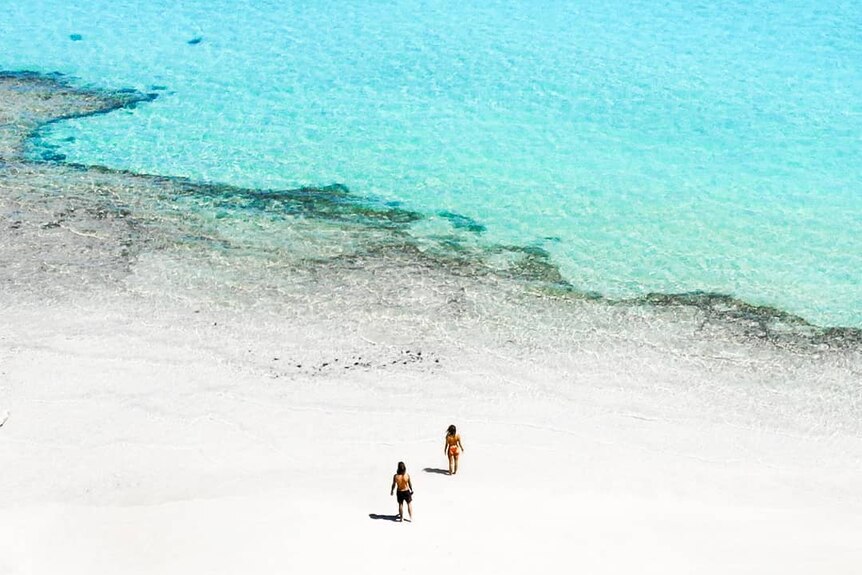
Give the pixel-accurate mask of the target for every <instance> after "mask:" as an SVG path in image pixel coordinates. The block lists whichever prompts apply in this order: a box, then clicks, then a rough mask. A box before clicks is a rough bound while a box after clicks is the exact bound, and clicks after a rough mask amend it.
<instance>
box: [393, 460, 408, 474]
mask: <svg viewBox="0 0 862 575" xmlns="http://www.w3.org/2000/svg"><path fill="white" fill-rule="evenodd" d="M405 473H407V466H406V465H404V462H403V461H399V462H398V471H397V472H396V473H395V475H404V474H405Z"/></svg>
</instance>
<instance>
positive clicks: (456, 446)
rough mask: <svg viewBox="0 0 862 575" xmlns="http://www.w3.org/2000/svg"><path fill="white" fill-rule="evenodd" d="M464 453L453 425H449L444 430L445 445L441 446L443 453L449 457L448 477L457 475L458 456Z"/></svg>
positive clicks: (459, 437)
mask: <svg viewBox="0 0 862 575" xmlns="http://www.w3.org/2000/svg"><path fill="white" fill-rule="evenodd" d="M462 451H464V446H463V445H461V436H460V435H458V432H457V431H456V429H455V426H454V425H450V426H449V429H447V430H446V444H445V445H444V446H443V453H445V454H446V455H447V456H448V457H449V475H455V474H456V473H458V455H460V454H461V452H462Z"/></svg>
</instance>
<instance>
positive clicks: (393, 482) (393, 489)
mask: <svg viewBox="0 0 862 575" xmlns="http://www.w3.org/2000/svg"><path fill="white" fill-rule="evenodd" d="M394 494H395V476H394V475H393V476H392V487H390V488H389V495H394Z"/></svg>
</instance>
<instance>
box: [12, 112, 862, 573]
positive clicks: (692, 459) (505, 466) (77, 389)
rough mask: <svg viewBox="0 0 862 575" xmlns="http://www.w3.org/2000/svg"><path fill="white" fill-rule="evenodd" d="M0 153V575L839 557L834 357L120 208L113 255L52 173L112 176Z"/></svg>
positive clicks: (845, 528) (861, 512) (793, 564)
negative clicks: (180, 230) (262, 264)
mask: <svg viewBox="0 0 862 575" xmlns="http://www.w3.org/2000/svg"><path fill="white" fill-rule="evenodd" d="M13 119H14V118H13ZM7 120H8V118H7ZM10 141H11V140H10ZM16 146H18V144H16V143H15V142H14V141H12V143H11V144H8V143H7V145H6V150H7V151H6V152H5V154H6V164H5V165H4V167H3V168H2V169H0V171H2V174H3V176H2V179H0V212H2V219H0V228H2V229H0V256H2V266H0V273H2V276H0V279H2V283H0V285H2V287H0V420H2V419H3V414H8V418H7V419H6V421H5V423H4V424H3V425H2V427H0V462H2V473H0V516H2V521H0V573H3V574H9V575H19V574H43V573H44V574H51V573H69V574H72V573H87V574H90V575H92V574H97V573H98V574H101V573H104V574H115V573H123V574H135V573H148V574H150V573H152V574H156V573H158V574H173V573H176V574H180V573H182V574H189V573H224V574H235V573H247V574H252V573H254V574H257V573H296V572H305V573H337V572H342V571H343V572H345V573H381V572H398V573H417V574H423V573H442V572H448V571H452V572H456V573H457V572H468V573H533V572H538V571H539V570H542V569H554V570H564V571H566V572H583V573H662V574H670V573H680V574H688V573H698V574H706V573H722V574H725V573H750V574H758V575H761V574H765V573H776V574H779V573H780V574H782V575H786V574H790V573H806V574H807V573H829V574H831V575H836V574H847V575H850V574H855V573H859V572H860V566H862V421H860V417H859V416H860V409H862V388H860V381H862V379H860V375H862V361H860V352H859V350H858V349H856V348H853V347H852V346H851V347H847V348H834V349H833V348H823V349H820V350H819V351H818V350H817V349H814V347H811V348H810V349H808V348H806V349H799V348H796V347H793V346H783V345H780V344H776V343H773V342H770V341H758V340H756V339H752V338H745V337H741V336H739V334H738V333H737V332H736V331H734V328H733V327H732V326H730V327H728V326H725V325H723V324H720V322H719V323H713V322H710V321H700V320H701V319H702V313H701V312H700V311H699V310H697V309H695V308H687V307H679V308H650V307H646V306H611V305H607V304H605V303H602V302H593V301H589V300H574V299H566V298H554V297H551V296H548V295H547V294H542V293H538V292H535V291H531V290H529V289H522V288H521V287H518V284H516V282H507V281H505V280H502V279H494V278H481V277H478V278H477V277H467V276H464V275H457V274H450V273H447V272H444V271H442V270H434V269H433V268H426V267H422V266H421V265H420V264H418V263H416V262H415V261H407V260H399V259H398V258H392V257H388V258H383V259H381V258H377V259H375V258H372V257H370V256H369V257H367V258H365V259H362V258H360V259H359V260H358V263H356V264H355V265H354V264H351V265H344V266H341V267H339V266H336V265H334V264H325V265H320V266H317V267H314V268H313V269H312V270H311V271H309V272H307V273H305V272H300V271H296V272H295V276H296V279H295V280H291V281H290V282H287V283H286V284H279V285H275V284H273V285H267V284H265V283H262V282H260V283H255V281H254V278H253V277H251V278H250V279H249V281H248V282H247V283H242V282H238V281H234V280H235V278H234V277H233V276H230V275H229V274H228V272H226V271H225V269H227V268H231V269H237V266H241V264H242V261H241V260H238V261H239V263H237V262H234V261H233V260H231V261H227V263H225V261H224V260H225V258H226V256H221V255H219V254H218V253H216V252H215V251H212V250H211V251H209V252H206V253H208V254H209V256H206V257H204V256H202V255H201V254H202V253H203V252H204V251H205V250H206V249H209V248H199V249H198V248H188V247H187V246H181V245H179V244H171V243H169V242H167V241H165V240H164V237H166V236H167V235H168V234H169V231H166V227H167V225H166V224H165V226H163V227H161V228H160V227H159V225H156V223H154V222H153V221H151V220H148V219H147V218H146V217H144V216H141V217H140V218H139V221H138V225H139V226H140V227H141V228H142V229H144V232H140V233H141V238H143V239H140V241H139V246H142V247H139V248H138V249H137V251H135V252H134V253H133V257H129V258H126V259H123V258H124V257H125V256H122V257H121V256H120V255H118V254H119V252H120V251H121V250H120V248H118V247H117V246H120V245H121V242H120V240H118V239H117V238H118V237H120V235H121V233H125V232H122V230H123V229H125V228H122V225H123V224H122V222H121V221H120V219H119V216H117V217H114V216H110V217H107V216H104V214H103V215H102V216H99V217H98V218H97V217H95V216H93V214H94V213H97V212H96V211H93V210H91V209H90V208H87V206H88V205H89V204H88V202H90V201H91V200H90V199H88V198H87V197H86V196H84V195H82V194H78V192H77V191H76V190H78V187H80V186H83V185H84V184H82V183H81V182H87V181H90V180H87V178H96V177H98V178H115V179H120V180H121V179H122V178H123V177H128V178H131V179H134V178H133V177H132V176H120V175H115V174H113V175H112V174H106V173H102V174H101V175H95V176H94V175H92V174H89V173H86V174H83V173H82V174H78V173H74V174H72V175H71V176H70V175H69V174H65V176H64V175H63V174H61V173H55V174H54V176H55V177H56V178H57V181H59V182H61V183H60V184H58V185H59V188H60V189H61V190H67V192H66V193H65V194H64V193H60V197H59V198H58V197H57V195H56V192H54V196H52V197H53V198H54V199H53V200H52V201H53V203H48V202H47V200H44V199H40V198H39V196H38V193H37V192H38V190H36V191H33V190H34V189H35V188H33V187H32V182H33V181H36V180H35V179H34V178H36V177H37V176H38V177H40V178H43V179H44V178H46V177H48V176H47V175H46V174H47V172H46V170H51V169H60V168H56V167H55V168H52V167H50V166H41V167H39V166H35V167H34V166H33V165H31V164H27V163H26V162H24V161H22V160H20V158H18V157H17V156H16V155H15V153H14V150H15V149H17V147H16ZM9 150H13V151H9ZM40 170H41V172H40ZM36 172H39V173H38V174H36ZM28 174H29V175H28ZM33 174H36V175H33ZM61 176H62V177H61ZM66 176H68V177H66ZM79 176H80V178H79ZM135 181H137V180H135ZM22 182H26V183H27V184H26V185H27V186H31V187H27V188H26V189H25V187H26V186H25V184H23V183H22ZM131 185H132V183H128V186H131ZM160 185H161V184H160ZM64 186H65V187H64ZM31 188H32V189H31ZM121 188H122V189H121ZM124 189H126V188H123V187H122V186H118V187H117V188H116V189H115V193H116V194H118V195H117V197H118V198H121V199H122V196H121V194H122V193H124V192H123V190H124ZM64 202H65V204H64ZM76 202H77V203H76ZM118 203H122V204H123V205H124V206H131V207H130V210H131V211H132V213H133V214H138V215H140V214H142V213H143V214H146V213H147V212H146V210H145V208H146V206H145V205H141V206H138V207H137V208H136V207H135V206H132V205H131V204H130V203H129V202H119V200H118ZM63 205H65V206H66V207H65V208H62V206H63ZM69 205H75V206H78V209H76V210H73V211H69V209H68V206H69ZM82 206H83V207H82ZM135 210H137V211H135ZM60 212H62V213H63V215H62V218H61V217H60V216H58V214H59V213H60ZM129 219H131V217H129ZM55 221H56V222H59V223H58V224H57V225H46V224H50V223H51V222H55ZM16 222H17V223H16ZM135 229H137V228H135ZM118 230H119V231H118ZM136 233H137V232H136ZM194 250H198V251H194ZM190 254H191V255H190ZM405 257H406V256H405ZM93 262H96V263H95V264H94V263H93ZM100 262H101V263H100ZM118 262H119V263H118ZM96 264H98V265H96ZM240 269H243V268H240ZM177 270H181V272H182V273H180V272H178V271H177ZM243 273H245V272H243ZM248 273H252V272H248ZM284 273H287V272H284ZM292 273H293V272H292ZM226 274H228V275H226ZM290 277H294V276H290ZM285 286H287V287H285ZM449 424H456V425H457V426H458V428H459V432H460V433H461V436H462V438H463V443H464V447H465V452H464V454H463V457H462V461H461V468H460V471H459V473H458V475H457V476H454V477H450V476H448V475H446V474H444V473H441V470H443V469H445V468H446V460H445V457H444V455H443V443H444V433H445V429H446V427H447V426H448V425H449ZM398 461H404V462H405V463H406V464H407V467H408V471H409V472H410V473H411V475H412V479H413V484H414V487H415V498H414V507H415V512H416V517H415V521H413V522H404V523H397V522H394V521H392V520H391V516H392V515H393V514H394V513H395V512H396V503H395V498H394V497H390V495H389V486H390V482H391V478H392V474H393V473H394V471H395V466H396V463H397V462H398ZM381 516H382V517H381Z"/></svg>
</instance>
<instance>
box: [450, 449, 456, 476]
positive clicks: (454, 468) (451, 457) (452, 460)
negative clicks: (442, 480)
mask: <svg viewBox="0 0 862 575" xmlns="http://www.w3.org/2000/svg"><path fill="white" fill-rule="evenodd" d="M455 461H456V460H455V456H454V455H452V454H451V453H450V454H449V475H452V474H453V473H455V470H456V466H455Z"/></svg>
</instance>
